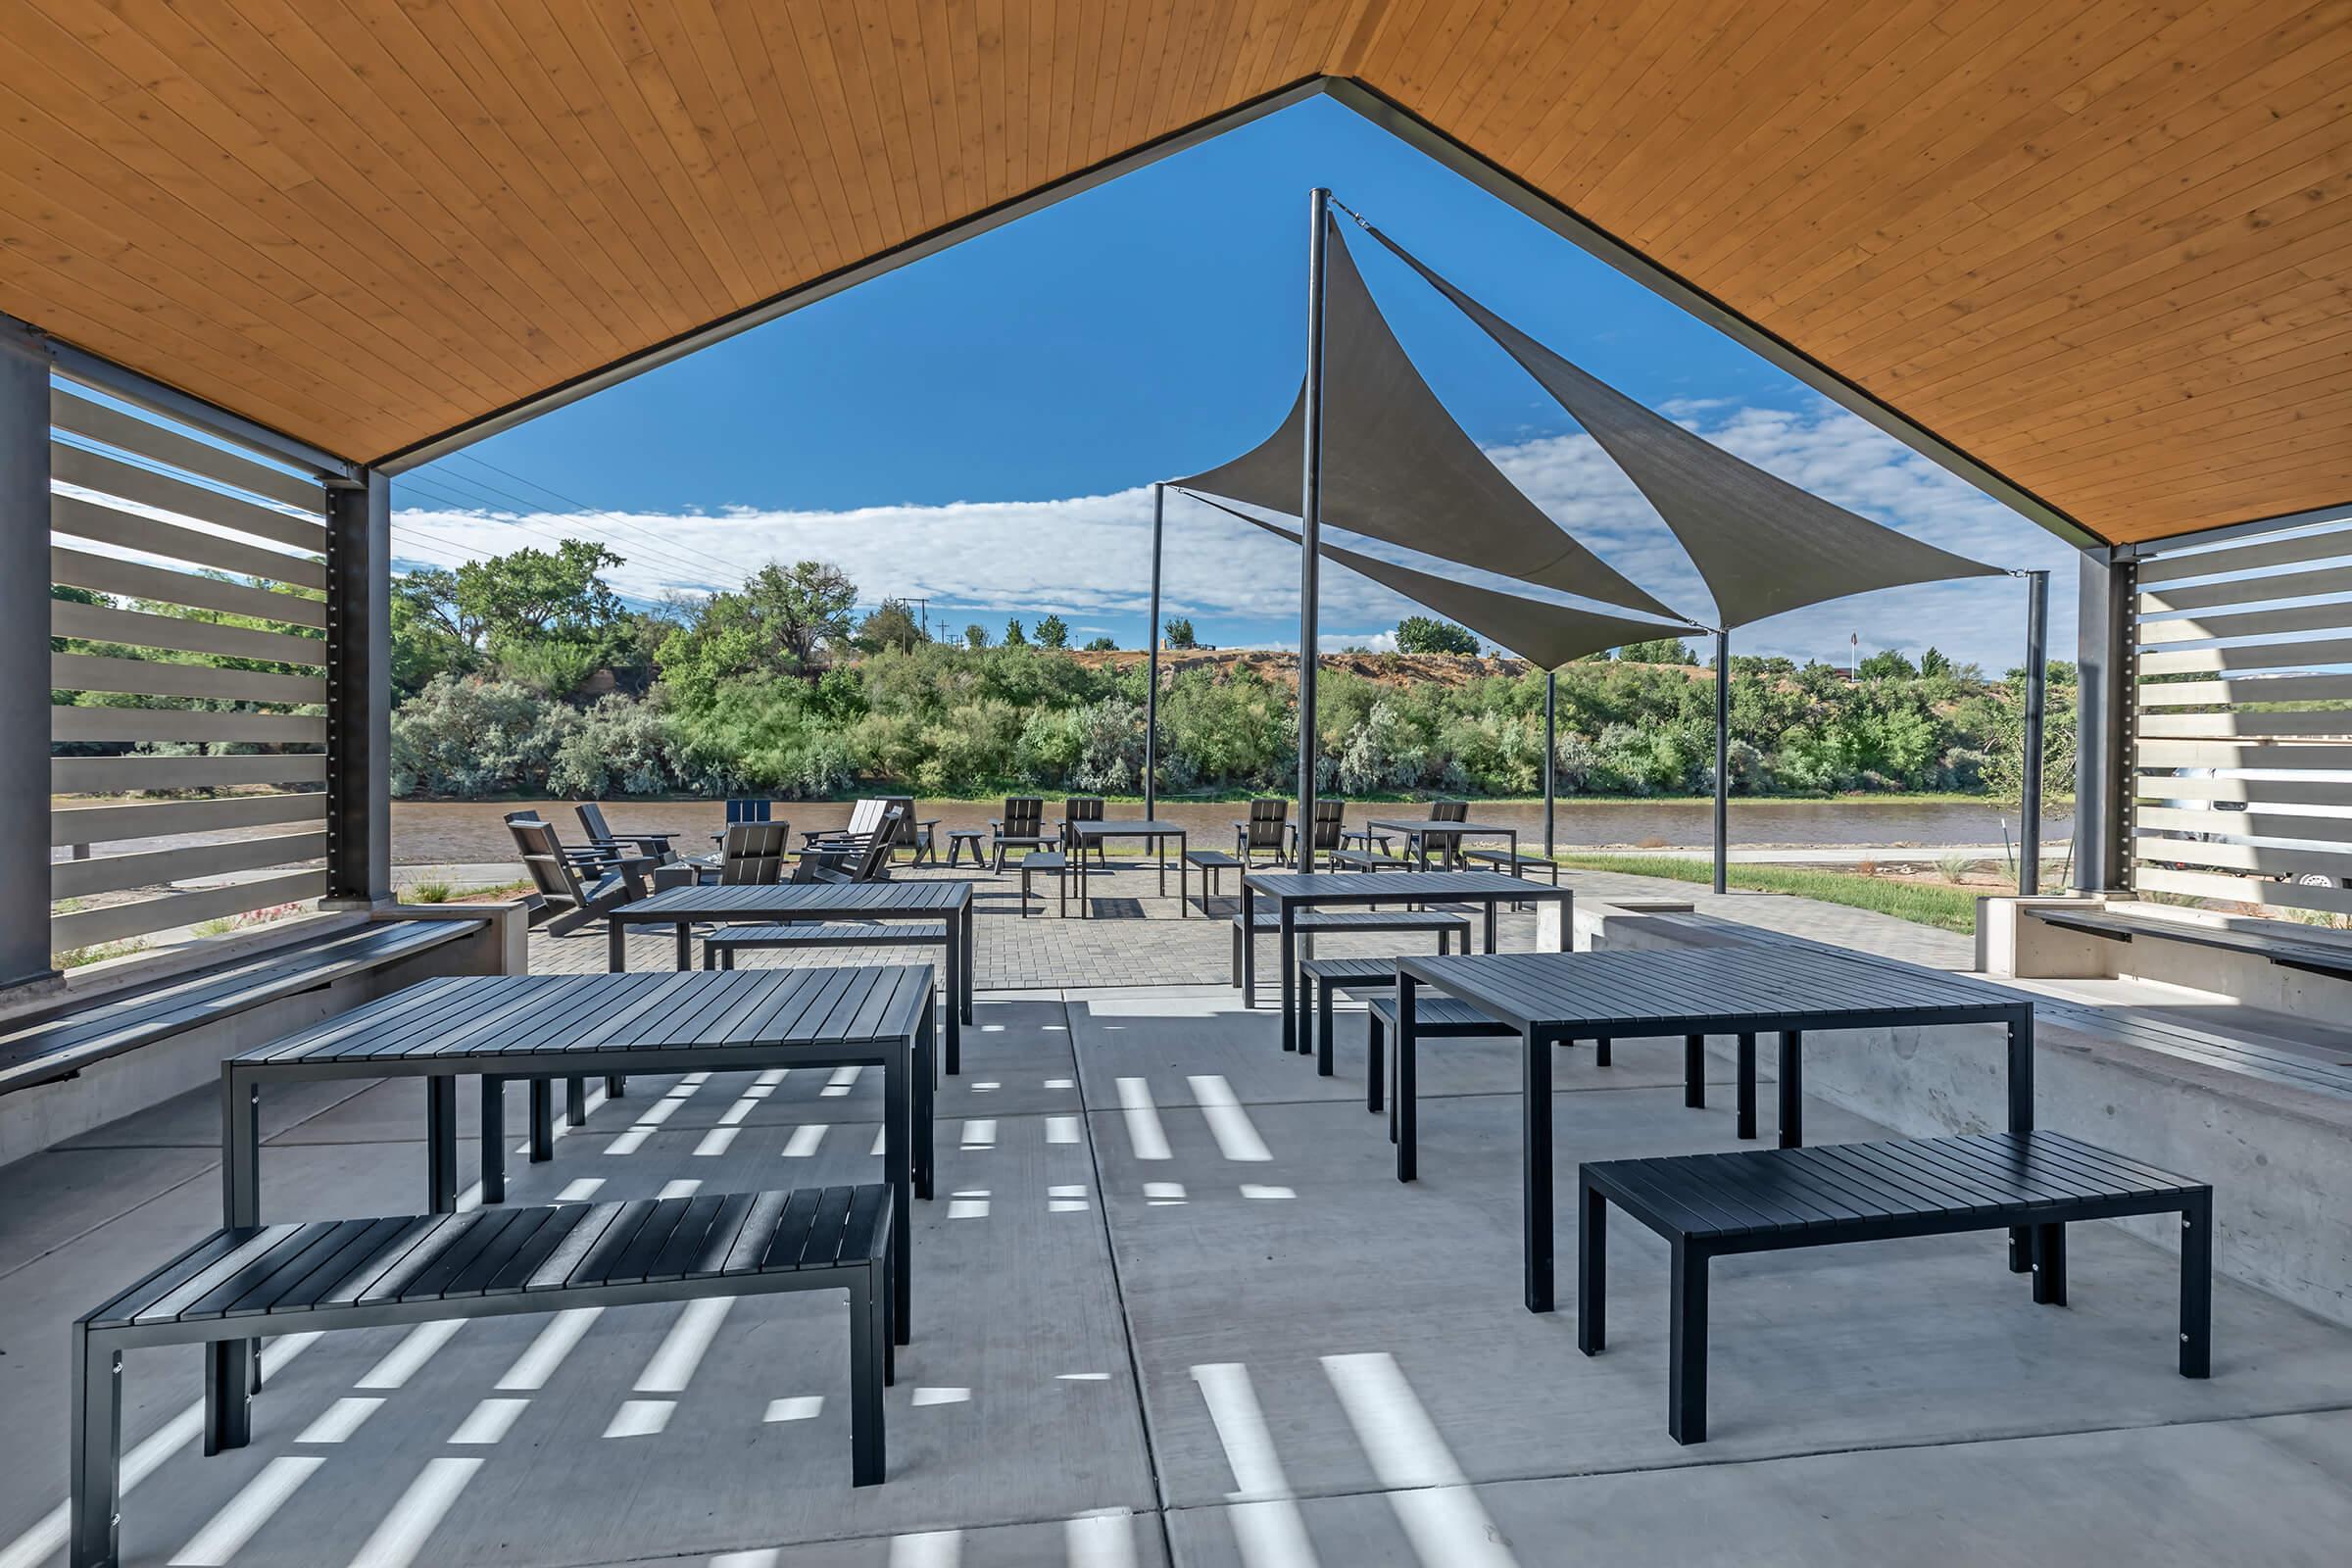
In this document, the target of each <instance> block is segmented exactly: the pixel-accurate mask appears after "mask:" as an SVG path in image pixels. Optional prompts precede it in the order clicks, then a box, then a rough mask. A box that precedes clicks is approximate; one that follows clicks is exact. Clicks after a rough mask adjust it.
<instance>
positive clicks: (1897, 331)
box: [0, 0, 2352, 539]
mask: <svg viewBox="0 0 2352 1568" xmlns="http://www.w3.org/2000/svg"><path fill="white" fill-rule="evenodd" d="M0 62H4V63H5V69H0V310H5V311H7V312H8V313H10V314H13V315H15V316H17V317H20V318H22V319H25V320H27V321H30V322H32V323H34V324H35V325H36V326H39V327H41V328H43V329H46V330H48V331H50V332H52V333H54V334H56V335H57V336H59V337H61V338H64V339H67V340H69V341H72V342H74V343H77V344H79V345H81V346H82V347H85V348H87V349H90V350H92V351H94V352H96V353H98V354H101V355H104V356H106V357H108V358H111V359H114V360H117V361H119V362H121V363H123V364H125V365H128V366H130V367H132V368H136V369H139V370H143V371H145V372H147V373H149V374H151V375H153V376H156V377H157V378H159V379H161V380H164V381H168V382H171V383H172V384H174V385H177V386H179V387H181V388H184V389H185V390H187V391H190V392H193V393H195V394H197V395H199V396H202V397H205V398H208V399H210V400H212V401H214V402H216V403H219V404H221V405H222V406H224V407H226V408H229V409H232V410H234V411H236V412H238V413H241V414H245V415H247V416H250V417H254V418H257V419H260V420H263V421H265V422H267V423H269V424H271V425H274V426H277V427H278V428H280V429H283V430H285V431H287V432H289V433H291V434H294V435H297V436H300V437H303V438H305V439H307V440H309V441H311V442H313V443H315V444H317V445H319V446H320V447H323V448H325V449H327V450H329V451H332V452H337V453H341V454H345V455H347V456H351V457H354V458H361V459H367V458H372V457H375V456H379V455H383V454H388V453H392V452H395V451H398V450H401V449H403V448H406V447H409V446H411V445H414V444H416V443H417V442H419V441H422V440H424V439H426V438H429V437H432V436H434V435H437V434H440V433H442V432H445V431H448V430H450V429H452V428H455V427H458V426H462V425H464V424H466V423H467V422H469V421H471V420H473V419H476V418H478V417H482V416H484V415H486V414H489V413H491V412H493V411H495V410H498V409H501V408H504V407H507V406H510V405H513V404H516V403H518V402H522V401H524V400H527V399H529V398H530V397H532V396H533V395H534V394H537V393H540V392H542V391H545V390H546V389H549V388H551V387H554V386H557V385H560V384H562V383H564V382H565V381H568V380H570V379H572V378H574V377H578V376H581V375H583V374H586V373H588V372H591V371H593V370H596V369H598V368H604V367H607V366H610V365H613V364H614V363H616V362H621V361H625V360H626V359H628V358H629V357H631V356H633V355H635V354H638V353H640V352H642V351H644V350H645V349H647V348H649V347H650V346H652V345H655V344H658V343H661V342H663V341H664V340H667V339H670V338H672V337H675V336H677V335H678V334H681V333H685V332H689V331H691V330H693V329H694V328H696V327H698V326H700V325H703V324H705V323H708V322H711V321H712V320H714V319H719V318H722V317H725V316H728V315H729V314H731V313H734V312H738V311H742V310H744V309H746V308H748V307H751V306H754V305H756V304H757V303H759V302H760V301H763V300H767V299H770V298H773V297H775V296H777V295H780V294H783V293H786V292H788V291H790V290H792V289H794V288H796V287H798V286H799V285H802V284H804V283H807V282H808V281H809V280H810V279H813V278H817V277H821V276H823V275H824V274H826V273H829V272H832V271H834V270H838V269H841V268H844V267H849V266H852V265H855V264H857V263H858V262H859V261H861V260H863V259H866V258H870V257H872V256H874V255H876V254H877V253H880V252H883V251H886V250H889V249H890V248H892V247H895V246H898V245H901V244H904V243H905V242H907V241H909V240H911V239H915V238H917V237H918V236H922V235H924V234H926V233H929V232H931V231H934V230H938V229H941V228H944V227H947V226H950V225H953V224H955V223H956V222H957V221H960V220H962V219H964V218H966V217H968V216H970V215H972V214H975V213H978V212H981V211H982V210H984V209H987V208H989V207H991V206H993V205H995V204H998V203H1002V202H1005V201H1008V200H1011V199H1013V198H1017V197H1019V196H1021V195H1023V194H1025V193H1028V192H1031V191H1034V190H1036V189H1038V188H1039V187H1041V186H1044V185H1048V184H1050V183H1052V182H1054V181H1055V180H1058V179H1061V178H1063V177H1065V176H1067V175H1070V174H1071V173H1073V172H1078V171H1082V170H1084V169H1086V168H1087V167H1089V166H1091V165H1094V164H1097V163H1101V162H1103V161H1104V160H1108V159H1113V158H1116V157H1118V156H1120V155H1121V154H1123V153H1125V152H1127V151H1129V150H1131V149H1134V148H1136V147H1138V146H1139V145H1141V144H1144V143H1146V142H1149V141H1151V140H1152V139H1154V138H1157V137H1161V136H1164V135H1167V134H1169V133H1171V132H1175V131H1178V130H1180V129H1182V128H1184V127H1186V126H1188V125H1192V124H1195V123H1200V122H1202V121H1206V120H1210V119H1213V118H1214V117H1217V116H1219V115H1221V114H1223V113H1225V112H1227V111H1229V110H1231V109H1233V108H1234V107H1235V106H1237V105H1241V104H1245V103H1247V102H1249V101H1250V100H1251V99H1253V98H1256V97H1258V96H1260V95H1263V94H1266V93H1269V92H1273V91H1276V90H1278V89H1280V88H1283V87H1285V86H1287V85H1291V84H1295V83H1299V82H1301V81H1307V80H1311V79H1313V78H1316V77H1318V76H1323V75H1334V76H1344V77H1353V78H1355V79H1357V80H1359V81H1361V82H1362V83H1364V84H1365V85H1367V86H1369V87H1370V88H1372V89H1374V90H1376V91H1377V92H1379V93H1381V94H1383V95H1385V96H1386V97H1388V98H1390V99H1392V100H1394V101H1395V102H1397V104H1399V105H1401V106H1402V107H1403V108H1404V109H1405V110H1407V111H1408V112H1410V113H1411V114H1413V115H1416V116H1418V117H1419V118H1421V119H1422V120H1424V121H1425V122H1427V123H1429V124H1431V125H1433V126H1435V127H1436V128H1437V129H1439V130H1441V131H1443V132H1444V133H1446V135H1448V136H1450V137H1453V138H1454V139H1456V140H1458V141H1460V142H1461V143H1463V144H1465V145H1467V146H1468V147H1470V148H1471V149H1473V150H1475V151H1476V152H1478V153H1481V154H1483V155H1484V156H1485V157H1487V158H1488V159H1490V160H1492V161H1493V162H1494V163H1495V164H1496V165H1499V166H1500V167H1501V168H1503V169H1504V170H1506V171H1508V172H1511V173H1513V174H1515V175H1517V176H1518V177H1520V178H1521V179H1523V180H1525V181H1526V182H1527V183H1529V184H1530V185H1532V186H1534V187H1535V188H1537V189H1539V190H1541V191H1543V192H1544V193H1545V194H1547V195H1549V196H1550V197H1552V198H1553V199H1555V200H1557V201H1558V202H1560V203H1562V204H1564V205H1565V206H1567V207H1568V208H1570V209H1572V210H1574V211H1575V212H1577V213H1578V214H1580V215H1582V216H1583V217H1584V218H1586V219H1587V220H1588V221H1591V222H1593V223H1594V224H1596V225H1598V226H1599V227H1600V228H1602V229H1604V230H1607V231H1608V232H1610V233H1612V234H1614V235H1615V236H1617V237H1618V238H1620V239H1622V240H1624V241H1626V242H1627V243H1628V244H1630V245H1632V246H1633V247H1635V248H1636V249H1637V250H1639V251H1641V252H1642V253H1644V254H1646V255H1647V256H1648V257H1649V258H1651V259H1652V260H1654V261H1655V262H1657V263H1658V264H1660V265H1661V266H1663V267H1665V268H1667V269H1669V270H1672V271H1674V272H1676V273H1678V274H1680V275H1681V276H1682V277H1683V278H1684V279H1686V280H1687V281H1689V282H1691V283H1693V284H1695V285H1696V286H1697V287H1699V288H1701V289H1703V290H1705V291H1706V292H1708V293H1710V294H1712V295H1714V296H1715V297H1716V298H1717V299H1719V300H1721V301H1722V302H1724V303H1725V304H1726V305H1728V306H1729V307H1731V308H1732V309H1733V310H1735V311H1737V312H1738V313H1740V314H1741V315H1743V316H1745V317H1747V318H1748V319H1751V320H1752V321H1754V322H1756V323H1758V324H1759V325H1761V326H1763V327H1764V328H1766V329H1767V330H1769V331H1771V332H1773V333H1775V334H1777V335H1778V336H1780V337H1781V338H1783V339H1785V340H1786V341H1788V342H1789V343H1790V344H1792V345H1794V346H1795V347H1796V348H1798V349H1799V350H1801V351H1803V352H1804V353H1806V354H1808V355H1810V356H1812V357H1813V358H1814V359H1816V360H1818V361H1819V362H1821V363H1822V364H1824V365H1826V366H1827V367H1829V368H1831V369H1832V370H1834V371H1836V372H1837V373H1838V374H1840V375H1842V376H1844V377H1845V378H1847V379H1848V380H1850V381H1852V382H1854V383H1856V384H1857V385H1859V386H1861V387H1862V388H1864V389H1865V390H1867V391H1868V392H1870V393H1872V394H1873V395H1875V396H1876V397H1878V398H1879V399H1881V400H1882V401H1884V402H1885V403H1887V405H1889V406H1890V407H1892V408H1893V409H1894V410H1896V411H1897V412H1898V413H1900V414H1901V415H1903V416H1904V417H1908V418H1909V419H1911V420H1912V421H1914V422H1915V423H1917V424H1918V425H1920V426H1922V427H1924V428H1925V429H1927V430H1929V431H1931V432H1933V433H1935V434H1936V435H1937V436H1939V437H1940V438H1941V439H1943V440H1944V441H1946V442H1948V443H1949V444H1951V445H1952V446H1955V447H1957V448H1959V449H1961V450H1962V451H1964V452H1967V453H1969V454H1971V455H1972V456H1974V457H1975V458H1976V459H1978V460H1979V461H1981V462H1982V463H1983V464H1985V466H1989V467H1990V468H1992V469H1994V470H1996V471H1998V472H2000V473H2002V474H2004V475H2006V476H2007V477H2008V478H2010V479H2011V480H2012V481H2014V482H2015V483H2017V484H2019V485H2020V486H2022V487H2024V488H2025V489H2027V490H2029V491H2032V492H2034V494H2036V495H2037V496H2039V497H2041V498H2042V499H2044V500H2045V501H2047V502H2048V503H2049V504H2050V505H2051V506H2053V507H2055V508H2056V509H2058V510H2060V511H2062V512H2065V513H2067V514H2070V515H2073V516H2075V517H2076V518H2078V519H2080V520H2081V521H2082V522H2083V523H2084V524H2085V525H2086V526H2088V527H2089V528H2090V529H2092V530H2093V531H2095V532H2096V533H2098V534H2100V535H2102V536H2104V537H2106V538H2109V539H2139V538H2150V537H2159V536H2164V535H2169V534H2174V533H2180V532H2183V531H2187V530H2191V529H2195V528H2200V527H2208V526H2212V525H2215V524H2218V523H2223V522H2228V521H2232V520H2237V519H2243V518H2250V517H2259V516H2266V515H2276V514H2280V513H2287V512H2294V511H2299V510H2303V509H2307V508H2316V507H2324V506H2331V505H2335V504H2338V503H2343V502H2347V501H2352V355H2348V354H2347V352H2346V351H2347V349H2348V348H2352V311H2348V310H2347V308H2346V307H2347V303H2348V301H2347V293H2348V284H2352V203H2347V202H2346V201H2345V200H2344V194H2345V184H2346V181H2347V180H2352V102H2348V99H2352V3H2337V4H2307V3H2287V0H2213V3H2207V4H2197V3H2191V0H2152V3H2150V0H2076V3H2067V0H1974V3H1969V4H1952V3H1950V0H1884V3H1874V4H1870V5H1861V6H1854V5H1843V4H1838V3H1836V0H1828V3H1824V0H1607V3H1578V4H1561V3H1534V0H1527V3H1511V4H1501V3H1495V0H1484V3H1479V0H1133V3H1112V0H796V3H778V0H634V3H623V0H496V3H493V0H469V3H466V4H424V5H419V4H415V3H412V0H183V3H177V4H170V3H166V0H107V3H105V4H99V3H96V0H0Z"/></svg>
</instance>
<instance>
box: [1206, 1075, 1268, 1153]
mask: <svg viewBox="0 0 2352 1568" xmlns="http://www.w3.org/2000/svg"><path fill="white" fill-rule="evenodd" d="M1185 1081H1186V1082H1187V1083H1189V1084H1191V1085H1192V1086H1193V1098H1194V1099H1195V1100H1197V1101H1199V1102H1200V1103H1201V1115H1202V1116H1203V1117H1205V1118H1206V1119H1207V1121H1208V1131H1209V1136H1210V1137H1212V1138H1214V1139H1216V1141H1217V1152H1219V1153H1221V1154H1223V1155H1224V1156H1225V1157H1226V1158H1227V1159H1232V1160H1251V1161H1255V1160H1261V1159H1272V1158H1273V1157H1274V1155H1273V1152H1272V1151H1270V1150H1268V1149H1267V1148H1266V1141H1265V1140H1264V1139H1262V1138H1260V1137H1258V1136H1257V1124H1256V1123H1255V1122H1252V1121H1251V1120H1250V1112H1248V1111H1247V1110H1244V1109H1243V1108H1242V1103H1241V1101H1240V1100H1238V1099H1236V1098H1235V1096H1234V1093H1233V1085H1231V1084H1229V1083H1227V1082H1226V1081H1225V1077H1224V1075H1223V1074H1222V1073H1213V1072H1212V1073H1203V1074H1200V1075H1198V1076H1195V1077H1192V1078H1188V1079H1186V1080H1185Z"/></svg>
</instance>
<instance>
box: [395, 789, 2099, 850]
mask: <svg viewBox="0 0 2352 1568" xmlns="http://www.w3.org/2000/svg"><path fill="white" fill-rule="evenodd" d="M1055 799H1056V797H1054V796H1048V797H1047V801H1048V806H1047V811H1048V814H1049V815H1051V814H1052V813H1053V803H1054V800H1055ZM530 804H531V803H529V802H519V801H500V802H459V801H396V802H394V803H393V806H392V856H393V858H394V859H395V860H398V861H400V862H401V863H403V864H408V865H426V864H449V863H454V862H468V861H483V860H503V859H506V858H510V857H511V856H512V855H513V854H514V841H513V840H512V839H511V838H510V837H509V836H508V834H507V829H506V823H505V821H504V820H503V819H504V817H505V816H506V813H507V812H509V811H514V810H519V809H523V808H524V807H525V806H528V805H530ZM539 809H540V810H541V811H542V812H543V813H545V814H546V816H547V817H548V819H549V820H550V821H552V822H554V823H556V824H557V826H558V828H559V829H560V830H562V831H563V833H564V835H565V836H566V837H576V836H577V835H578V832H579V819H578V818H577V817H576V816H574V815H573V814H572V809H571V806H570V803H568V802H548V803H541V804H540V806H539ZM1246 811H1247V808H1246V807H1245V806H1244V805H1243V804H1242V803H1240V802H1237V801H1218V802H1204V801H1162V802H1160V803H1159V814H1160V815H1161V816H1162V817H1163V818H1168V819H1171V820H1174V821H1177V822H1181V823H1183V824H1184V825H1185V826H1186V827H1187V828H1188V829H1189V830H1190V831H1191V833H1192V835H1193V843H1194V846H1195V847H1196V848H1201V847H1222V846H1223V845H1224V844H1225V841H1226V840H1227V839H1229V838H1231V837H1232V836H1233V829H1232V826H1231V824H1232V822H1233V820H1234V819H1235V818H1236V817H1238V816H1242V815H1244V814H1246ZM1109 813H1110V814H1111V815H1112V816H1141V815H1142V814H1143V806H1142V804H1141V803H1140V802H1137V803H1113V804H1112V805H1111V806H1110V808H1109ZM775 814H776V815H777V816H779V817H782V818H786V819H788V820H789V821H790V822H791V823H792V825H793V826H794V827H795V828H796V829H798V828H830V827H839V826H841V825H842V824H843V823H845V822H846V821H847V820H848V819H849V814H850V806H849V803H847V802H816V801H779V802H777V803H776V807H775ZM915 814H916V816H917V817H919V818H926V819H927V818H931V817H937V818H939V821H940V825H941V828H942V829H943V831H944V830H945V829H946V828H951V827H978V828H985V827H987V826H988V820H989V818H990V817H992V816H1001V815H1003V814H1004V809H1003V805H1002V803H1001V802H996V801H924V802H921V803H920V804H919V807H918V809H917V810H916V813H915ZM1427 814H1428V808H1427V807H1426V806H1424V805H1421V804H1419V803H1416V802H1390V803H1387V804H1382V805H1373V806H1351V807H1349V808H1348V821H1349V822H1356V821H1360V820H1362V819H1363V818H1365V817H1369V816H1396V817H1418V816H1424V815H1427ZM1470 814H1471V815H1472V816H1473V817H1475V818H1476V819H1478V820H1479V821H1489V822H1503V823H1515V824H1517V825H1518V826H1519V827H1520V829H1521V831H1522V832H1523V833H1524V834H1525V835H1526V838H1527V840H1528V841H1529V842H1531V843H1532V842H1538V841H1540V840H1541V839H1542V836H1543V832H1544V807H1543V804H1542V803H1541V802H1502V801H1482V802H1477V803H1475V804H1473V806H1472V807H1471V813H1470ZM605 817H606V820H607V821H609V822H611V823H612V825H613V828H614V829H615V830H616V831H619V832H624V833H625V832H631V831H649V832H662V831H666V832H673V833H678V834H682V835H689V836H692V837H694V838H698V839H699V838H700V837H701V836H702V835H705V834H710V833H715V832H717V831H718V829H719V828H720V826H721V825H722V823H723V821H724V818H725V812H724V809H723V808H722V807H721V806H720V804H719V803H718V802H716V801H650V802H638V801H623V802H608V803H607V804H606V806H605ZM1711 820H1712V815H1711V812H1710V810H1709V808H1708V806H1707V804H1706V803H1705V802H1703V801H1698V802H1683V801H1677V802H1650V801H1563V802H1561V803H1560V807H1559V812H1558V816H1557V818H1556V824H1557V834H1556V836H1557V842H1558V843H1559V845H1560V846H1561V847H1562V848H1574V847H1578V846H1592V847H1596V848H1610V849H1634V848H1642V847H1651V848H1654V847H1658V846H1661V845H1672V846H1678V847H1679V846H1703V845H1705V844H1707V843H1709V842H1710V841H1711V834H1712V828H1711ZM2004 822H2006V824H2007V825H2008V829H2009V832H2010V834H2011V836H2013V837H2014V836H2015V834H2016V832H2017V816H2016V813H2015V812H2010V813H2008V814H2007V815H2006V816H2004V815H2003V814H2002V813H2001V812H2000V811H1998V810H1996V809H1993V808H1992V807H1991V806H1990V805H1988V804H1987V805H1978V804H1975V803H1973V802H1958V803H1955V802H1879V801H1869V800H1838V801H1735V802H1734V803H1733V805H1732V839H1733V842H1734V843H1736V844H1740V845H1745V846H1748V847H1750V848H1804V847H1819V848H1831V847H1838V846H1846V845H1860V846H1867V847H1881V846H1883V847H1886V848H1889V849H1893V848H1904V849H1911V848H1919V849H1931V850H1932V849H1934V848H1936V847H1937V846H1939V845H1955V844H1968V845H1985V844H1999V843H2000V842H2001V829H2002V825H2003V823H2004ZM2070 825H2071V824H2070V823H2069V822H2068V821H2067V819H2066V818H2064V817H2052V818H2050V819H2049V820H2048V821H2047V822H2046V823H2045V824H2044V826H2043V829H2042V831H2043V834H2044V837H2045V841H2049V842H2054V841H2056V840H2060V839H2063V838H2064V837H2065V836H2066V834H2067V833H2068V831H2069V830H2070Z"/></svg>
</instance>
